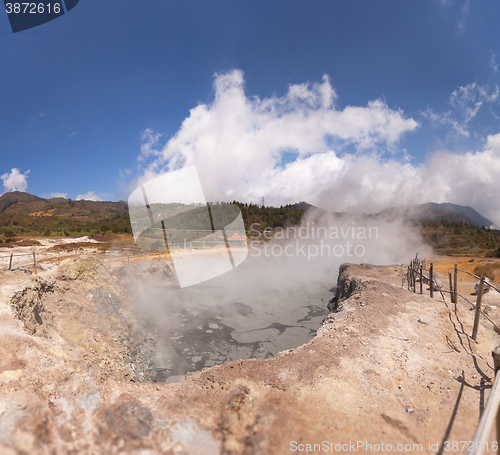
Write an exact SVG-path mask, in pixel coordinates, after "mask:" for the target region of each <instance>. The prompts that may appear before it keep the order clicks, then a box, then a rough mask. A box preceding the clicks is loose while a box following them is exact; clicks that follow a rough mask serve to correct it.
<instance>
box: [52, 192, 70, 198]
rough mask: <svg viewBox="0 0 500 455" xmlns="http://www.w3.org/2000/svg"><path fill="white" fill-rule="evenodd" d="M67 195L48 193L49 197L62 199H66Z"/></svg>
mask: <svg viewBox="0 0 500 455" xmlns="http://www.w3.org/2000/svg"><path fill="white" fill-rule="evenodd" d="M67 196H68V193H50V197H63V198H65V199H66V197H67Z"/></svg>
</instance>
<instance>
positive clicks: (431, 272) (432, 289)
mask: <svg viewBox="0 0 500 455" xmlns="http://www.w3.org/2000/svg"><path fill="white" fill-rule="evenodd" d="M433 269H434V266H433V264H432V262H431V263H430V265H429V283H430V285H431V288H430V289H431V299H432V298H433V297H434V270H433Z"/></svg>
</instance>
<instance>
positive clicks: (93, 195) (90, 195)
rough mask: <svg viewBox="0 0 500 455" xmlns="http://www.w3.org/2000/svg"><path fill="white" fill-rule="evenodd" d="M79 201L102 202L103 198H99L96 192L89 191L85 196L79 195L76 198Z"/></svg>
mask: <svg viewBox="0 0 500 455" xmlns="http://www.w3.org/2000/svg"><path fill="white" fill-rule="evenodd" d="M76 200H77V201H102V198H101V197H100V196H98V195H97V194H96V193H95V191H89V192H87V193H85V194H79V195H78V196H77V197H76Z"/></svg>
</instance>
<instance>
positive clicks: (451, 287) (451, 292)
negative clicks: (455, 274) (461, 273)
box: [448, 272, 453, 303]
mask: <svg viewBox="0 0 500 455" xmlns="http://www.w3.org/2000/svg"><path fill="white" fill-rule="evenodd" d="M448 279H449V282H450V297H451V302H452V303H453V282H452V279H451V272H448Z"/></svg>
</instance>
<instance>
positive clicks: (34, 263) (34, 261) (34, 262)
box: [33, 251, 36, 275]
mask: <svg viewBox="0 0 500 455" xmlns="http://www.w3.org/2000/svg"><path fill="white" fill-rule="evenodd" d="M33 266H34V267H35V275H36V256H35V252H34V251H33Z"/></svg>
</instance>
